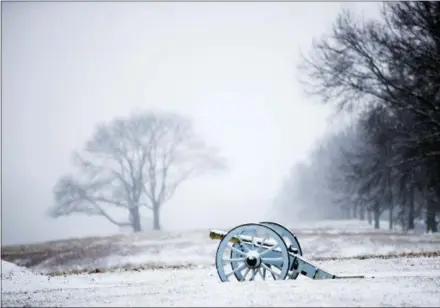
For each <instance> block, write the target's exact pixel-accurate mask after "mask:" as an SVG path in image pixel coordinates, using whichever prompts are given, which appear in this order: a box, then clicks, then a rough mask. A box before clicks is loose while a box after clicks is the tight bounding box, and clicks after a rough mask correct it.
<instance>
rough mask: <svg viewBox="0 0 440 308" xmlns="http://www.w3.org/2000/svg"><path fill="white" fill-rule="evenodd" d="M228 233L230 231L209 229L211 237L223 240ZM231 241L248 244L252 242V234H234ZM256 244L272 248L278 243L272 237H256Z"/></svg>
mask: <svg viewBox="0 0 440 308" xmlns="http://www.w3.org/2000/svg"><path fill="white" fill-rule="evenodd" d="M226 234H228V232H225V231H221V230H209V237H210V238H211V239H213V240H222V239H223V238H224V237H225V236H226ZM229 242H231V243H234V244H239V243H240V242H242V243H246V244H252V236H249V235H240V236H238V237H237V236H234V237H232V238H231V239H230V240H229ZM254 244H258V245H260V246H262V247H264V248H271V247H273V246H274V245H276V243H274V242H273V241H271V240H270V239H269V240H264V239H261V238H259V237H255V238H254Z"/></svg>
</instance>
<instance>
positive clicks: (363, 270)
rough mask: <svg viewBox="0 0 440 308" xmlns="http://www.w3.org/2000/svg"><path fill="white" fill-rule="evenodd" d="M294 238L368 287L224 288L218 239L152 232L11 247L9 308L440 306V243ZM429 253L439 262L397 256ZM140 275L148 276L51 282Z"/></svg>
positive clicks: (321, 234) (425, 237)
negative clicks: (217, 259) (217, 257)
mask: <svg viewBox="0 0 440 308" xmlns="http://www.w3.org/2000/svg"><path fill="white" fill-rule="evenodd" d="M292 230H293V231H294V232H295V233H296V234H297V236H298V238H299V241H300V243H301V245H302V248H303V251H304V256H305V257H307V258H310V259H313V260H316V261H315V263H316V264H318V265H319V266H321V267H322V268H324V269H326V270H328V271H329V272H331V273H332V274H336V275H338V274H339V275H365V276H366V278H364V279H346V280H343V279H340V280H319V281H318V280H311V279H309V278H306V277H304V276H300V277H299V278H298V279H297V280H295V281H270V282H269V281H267V282H262V281H257V282H245V283H238V282H230V283H221V282H220V281H219V278H218V276H217V272H216V269H215V267H214V265H213V263H214V257H215V251H216V248H217V245H218V241H213V240H210V239H209V237H208V230H200V231H185V232H177V231H173V232H161V233H145V234H137V235H134V236H117V237H111V238H93V239H77V240H69V241H60V242H53V243H50V244H48V243H46V244H38V245H27V246H21V247H12V248H11V247H8V248H7V249H6V251H7V254H8V258H7V260H8V261H11V262H13V263H15V264H13V263H10V262H6V261H4V260H2V306H20V307H30V306H72V307H73V306H77V307H78V306H144V307H145V306H226V305H228V306H370V307H371V306H418V307H421V306H431V307H438V306H439V305H440V257H438V255H439V254H438V252H440V236H439V235H432V234H402V233H398V232H389V231H386V230H374V229H372V228H371V226H369V225H368V224H366V223H362V222H359V221H347V222H337V223H335V222H319V223H315V224H313V225H310V224H308V225H304V226H300V225H297V226H296V228H292ZM108 246H111V247H108ZM105 247H106V248H107V250H105V249H104V248H105ZM49 248H50V249H52V251H51V252H47V249H49ZM44 249H45V250H46V253H45V254H44V251H43V250H44ZM56 252H59V253H60V254H59V255H57V254H56ZM420 252H437V256H436V257H411V258H409V257H396V255H398V254H401V253H420ZM4 254H5V252H2V259H5V257H3V255H4ZM41 255H44V258H43V257H41ZM387 255H394V257H392V258H383V257H384V256H387ZM426 255H430V254H426ZM431 255H432V254H431ZM433 255H435V254H433ZM37 257H38V258H39V259H38V258H37ZM14 258H15V259H14ZM37 259H38V262H36V261H35V260H37ZM26 263H27V265H28V267H29V268H24V267H19V266H17V265H16V264H22V265H24V264H26ZM30 264H31V265H30ZM136 266H141V268H142V270H138V271H109V272H105V273H99V274H79V275H56V276H48V275H45V274H53V273H54V272H59V271H64V272H68V271H71V270H78V269H84V270H92V269H95V268H101V269H106V268H107V269H108V268H121V267H126V268H130V267H133V268H135V267H136Z"/></svg>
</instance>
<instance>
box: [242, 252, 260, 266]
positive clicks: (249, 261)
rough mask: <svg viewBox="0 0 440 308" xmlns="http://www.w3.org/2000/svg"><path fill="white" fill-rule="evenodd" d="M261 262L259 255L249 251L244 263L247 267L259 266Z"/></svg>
mask: <svg viewBox="0 0 440 308" xmlns="http://www.w3.org/2000/svg"><path fill="white" fill-rule="evenodd" d="M260 264H261V258H260V256H259V255H258V254H257V253H255V252H253V251H252V252H249V254H248V255H247V257H246V265H247V267H249V268H256V267H259V266H260Z"/></svg>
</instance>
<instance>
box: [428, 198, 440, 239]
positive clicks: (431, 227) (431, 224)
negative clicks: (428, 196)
mask: <svg viewBox="0 0 440 308" xmlns="http://www.w3.org/2000/svg"><path fill="white" fill-rule="evenodd" d="M435 214H436V213H435V205H434V202H432V201H428V208H427V211H426V231H427V232H430V231H432V232H433V233H434V232H437V231H438V230H437V222H436V221H435Z"/></svg>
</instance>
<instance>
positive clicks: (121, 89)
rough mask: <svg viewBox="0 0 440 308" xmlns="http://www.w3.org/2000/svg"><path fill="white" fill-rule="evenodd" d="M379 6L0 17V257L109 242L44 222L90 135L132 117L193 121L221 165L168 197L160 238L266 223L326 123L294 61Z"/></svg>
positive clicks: (49, 6) (18, 8)
mask: <svg viewBox="0 0 440 308" xmlns="http://www.w3.org/2000/svg"><path fill="white" fill-rule="evenodd" d="M377 5H378V4H377V3H351V4H349V3H342V4H341V3H325V2H322V3H319V2H278V3H273V2H253V3H252V2H241V3H233V2H225V3H220V2H201V3H190V2H188V3H185V2H182V3H169V2H168V3H158V2H154V3H148V2H144V3H142V2H131V3H128V2H127V3H124V2H110V3H99V2H54V3H51V2H45V3H43V2H21V3H14V2H12V3H11V2H9V3H2V57H3V59H2V60H3V62H2V65H3V67H2V81H3V84H2V95H3V96H2V185H3V187H2V240H3V244H11V243H27V242H36V241H45V240H50V239H56V238H66V237H80V236H86V235H96V234H110V233H115V232H118V229H117V228H116V227H115V226H113V225H111V224H110V223H109V222H107V221H105V220H103V219H102V218H89V217H85V216H79V215H77V216H73V217H68V218H59V219H57V220H55V219H51V218H48V217H47V215H46V210H47V208H48V207H49V206H51V205H52V204H53V203H52V202H53V199H52V188H53V185H54V184H55V182H56V180H57V178H58V177H59V176H61V175H63V174H65V173H67V172H69V171H70V170H71V161H70V158H71V152H72V151H73V150H76V149H79V148H81V147H82V146H83V143H84V141H85V140H86V139H87V138H89V137H90V135H91V134H92V132H93V129H94V126H95V125H96V124H97V123H99V122H102V121H109V120H111V119H112V118H113V117H115V116H121V115H128V114H129V113H131V112H132V111H133V110H136V109H148V108H160V109H163V110H171V111H177V112H180V113H182V114H185V115H189V116H191V117H192V118H193V119H194V123H195V128H196V131H197V132H198V133H199V134H201V135H202V136H203V137H204V138H205V140H206V142H207V143H209V144H212V145H216V146H219V147H220V148H221V149H222V155H224V156H225V157H226V158H227V159H228V161H229V170H228V171H227V172H225V173H224V174H222V175H215V176H214V175H210V176H206V177H203V178H200V179H196V180H193V181H191V182H188V183H186V184H184V185H182V186H181V187H180V190H178V191H177V193H176V194H175V196H174V198H173V199H172V200H171V201H170V202H169V203H168V204H166V205H165V207H164V210H163V221H162V225H163V227H164V228H166V229H185V228H194V227H197V228H207V227H221V226H228V225H234V224H238V223H243V222H248V221H253V220H258V219H264V218H267V217H268V216H267V213H268V212H269V211H270V206H271V203H272V200H273V198H274V196H275V194H276V193H277V191H278V189H279V188H280V186H281V184H282V181H283V179H284V177H285V175H286V174H287V173H288V168H289V167H290V166H291V165H292V164H293V163H294V162H295V161H296V160H299V159H305V158H306V157H307V151H308V150H309V149H310V147H311V146H312V145H313V143H314V142H315V140H316V138H317V137H318V136H319V135H320V134H322V132H323V131H324V130H325V129H326V122H325V118H326V116H327V114H328V110H327V109H326V108H324V107H322V106H319V105H316V104H315V105H314V104H313V102H314V101H316V100H312V99H311V98H308V97H306V96H305V95H304V94H303V92H302V89H301V87H300V86H299V84H298V82H297V77H298V76H297V74H298V72H297V69H296V66H297V64H298V61H299V52H300V50H302V51H303V52H306V51H307V49H308V48H310V45H311V42H312V38H314V37H318V36H319V35H321V34H323V33H325V32H326V31H328V30H329V29H330V27H331V24H332V22H333V21H334V19H335V17H336V15H337V13H338V12H339V11H340V9H341V8H342V7H352V8H354V9H356V10H357V11H361V10H365V12H367V13H368V14H370V13H371V14H373V13H374V10H375V8H376V7H377ZM372 12H373V13H372ZM182 218H183V219H182Z"/></svg>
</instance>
